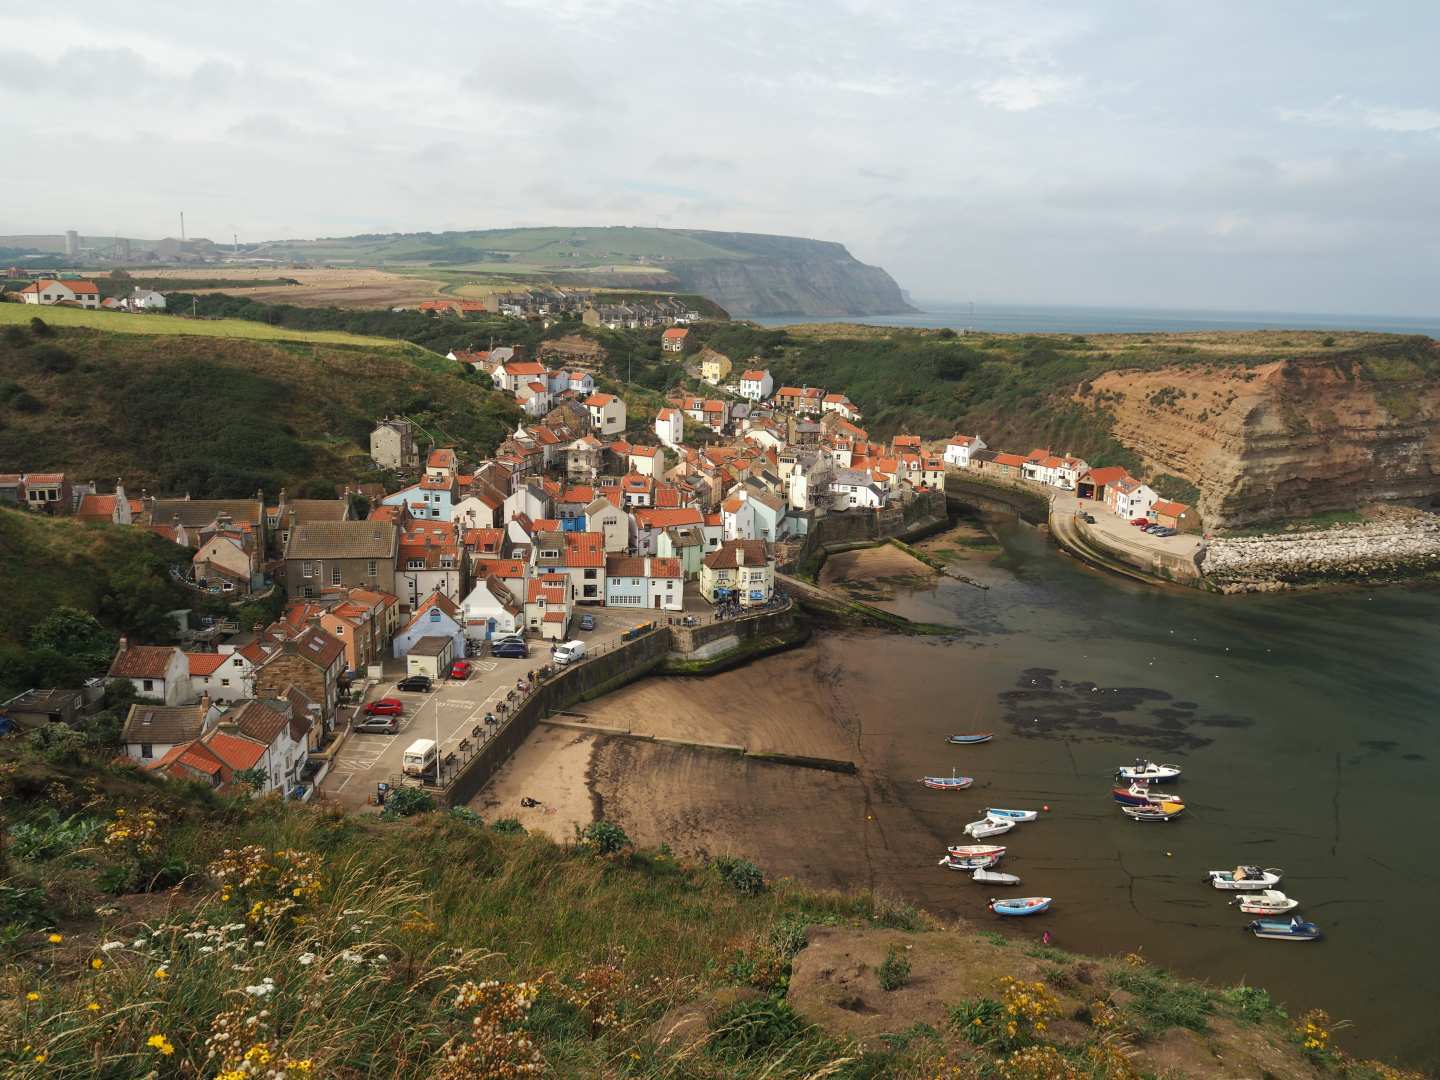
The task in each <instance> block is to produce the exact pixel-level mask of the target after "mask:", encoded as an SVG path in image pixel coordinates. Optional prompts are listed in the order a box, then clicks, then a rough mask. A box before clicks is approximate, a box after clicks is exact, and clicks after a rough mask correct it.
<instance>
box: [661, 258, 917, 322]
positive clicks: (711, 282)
mask: <svg viewBox="0 0 1440 1080" xmlns="http://www.w3.org/2000/svg"><path fill="white" fill-rule="evenodd" d="M824 246H825V247H834V248H838V249H839V252H840V255H839V256H838V257H837V256H830V255H828V253H822V254H820V255H818V256H814V257H811V256H807V255H803V254H802V255H796V256H779V257H772V258H763V259H745V260H736V261H734V262H728V261H721V260H715V259H712V260H707V261H705V262H695V263H681V264H677V265H675V266H672V267H671V272H672V273H673V274H674V275H675V278H676V280H677V281H678V282H679V283H680V286H681V287H682V288H683V289H684V291H686V292H695V293H700V294H701V295H703V296H708V297H709V298H710V299H712V300H714V301H715V302H716V303H717V304H719V305H720V306H721V307H723V308H725V310H727V311H729V312H730V313H731V314H732V315H738V316H741V317H748V316H756V315H806V316H812V315H814V316H828V315H896V314H900V313H902V312H906V311H913V310H914V308H912V307H911V306H910V305H909V304H907V303H905V298H904V297H903V296H901V295H900V287H899V286H898V285H896V284H895V281H894V279H893V278H891V276H890V275H889V274H887V273H886V272H885V271H884V270H882V269H880V267H878V266H867V265H865V264H864V263H862V262H859V261H857V260H856V259H854V258H852V257H851V256H850V253H849V252H847V251H846V250H845V249H844V248H843V247H840V245H838V244H834V245H828V244H827V245H824Z"/></svg>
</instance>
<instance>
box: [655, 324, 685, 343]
mask: <svg viewBox="0 0 1440 1080" xmlns="http://www.w3.org/2000/svg"><path fill="white" fill-rule="evenodd" d="M688 333H690V331H689V330H686V329H685V328H684V327H679V326H672V327H671V328H670V329H669V330H666V331H665V333H663V334H661V335H660V336H661V337H662V338H664V339H665V340H667V341H684V340H685V335H686V334H688Z"/></svg>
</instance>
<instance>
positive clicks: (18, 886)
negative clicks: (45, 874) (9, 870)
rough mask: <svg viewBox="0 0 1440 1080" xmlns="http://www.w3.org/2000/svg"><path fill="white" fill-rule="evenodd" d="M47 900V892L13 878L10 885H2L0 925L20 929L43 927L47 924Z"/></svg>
mask: <svg viewBox="0 0 1440 1080" xmlns="http://www.w3.org/2000/svg"><path fill="white" fill-rule="evenodd" d="M46 909H47V900H46V896H45V890H44V889H42V888H40V886H38V885H31V884H28V883H25V882H20V881H19V879H17V878H12V879H11V883H10V884H5V885H0V923H9V924H13V925H15V926H20V927H26V928H30V927H36V926H43V925H44V924H45V922H46V914H47V912H46Z"/></svg>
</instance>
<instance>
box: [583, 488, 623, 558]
mask: <svg viewBox="0 0 1440 1080" xmlns="http://www.w3.org/2000/svg"><path fill="white" fill-rule="evenodd" d="M622 501H623V500H622ZM585 531H586V532H592V533H600V535H601V536H603V537H604V538H605V539H604V548H605V551H606V553H607V554H611V553H614V552H619V551H625V550H627V549H628V548H629V547H630V540H631V534H632V532H633V531H634V523H633V521H632V520H631V517H630V513H629V511H627V510H624V509H622V508H621V507H619V506H616V505H615V504H614V503H613V502H611V501H610V499H609V498H607V497H606V496H604V495H602V496H600V497H599V498H597V499H596V500H595V501H594V502H592V503H591V504H590V505H589V506H587V507H586V508H585Z"/></svg>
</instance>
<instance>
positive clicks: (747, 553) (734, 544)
mask: <svg viewBox="0 0 1440 1080" xmlns="http://www.w3.org/2000/svg"><path fill="white" fill-rule="evenodd" d="M700 595H701V596H703V597H705V599H706V600H708V601H710V603H712V604H714V603H718V602H719V601H721V600H735V601H737V602H739V604H740V605H741V606H742V607H754V606H756V605H758V604H764V603H767V602H768V601H769V600H770V598H771V597H772V596H774V595H775V559H774V557H773V556H772V555H771V554H770V552H769V549H768V548H767V547H766V545H765V543H764V541H762V540H726V541H725V542H724V543H722V544H721V545H720V547H719V549H718V550H716V551H712V552H711V553H710V554H709V555H706V556H705V558H704V560H703V561H702V562H701V564H700Z"/></svg>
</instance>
